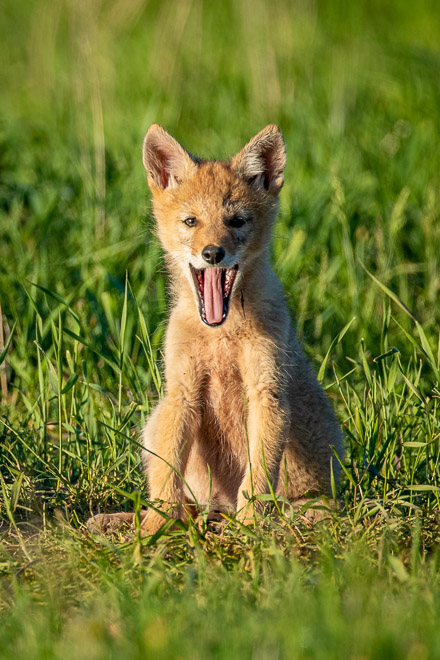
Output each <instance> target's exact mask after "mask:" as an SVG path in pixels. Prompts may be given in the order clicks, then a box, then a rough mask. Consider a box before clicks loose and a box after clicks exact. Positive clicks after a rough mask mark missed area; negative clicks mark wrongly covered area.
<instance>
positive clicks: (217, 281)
mask: <svg viewBox="0 0 440 660" xmlns="http://www.w3.org/2000/svg"><path fill="white" fill-rule="evenodd" d="M203 288H204V298H205V315H206V320H207V321H208V323H220V322H221V321H222V319H223V290H222V272H221V269H220V268H205V281H204V287H203Z"/></svg>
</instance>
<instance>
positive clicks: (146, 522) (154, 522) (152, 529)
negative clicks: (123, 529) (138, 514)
mask: <svg viewBox="0 0 440 660" xmlns="http://www.w3.org/2000/svg"><path fill="white" fill-rule="evenodd" d="M166 521H167V518H164V517H163V516H161V515H160V513H157V512H156V511H153V509H149V510H148V513H147V515H146V516H145V518H144V519H143V521H142V524H141V534H142V536H152V535H153V534H156V532H157V531H159V529H160V528H161V527H162V525H164V524H165V523H166Z"/></svg>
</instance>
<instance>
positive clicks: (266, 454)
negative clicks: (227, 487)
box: [237, 346, 289, 522]
mask: <svg viewBox="0 0 440 660" xmlns="http://www.w3.org/2000/svg"><path fill="white" fill-rule="evenodd" d="M246 363H247V368H246V370H245V372H244V374H243V376H244V377H243V380H244V383H245V386H246V392H247V416H246V418H247V427H246V441H247V452H248V455H247V467H246V471H245V475H244V478H243V481H242V483H241V485H240V487H239V490H238V497H237V510H238V511H239V514H238V515H239V519H241V520H242V521H245V522H252V521H253V508H252V505H250V504H249V502H248V500H247V499H246V497H245V495H244V493H247V495H248V496H249V497H251V496H253V495H262V494H265V493H270V490H271V489H270V486H271V487H272V488H273V490H274V491H275V489H276V485H277V481H278V473H279V468H280V462H281V457H282V454H283V451H284V447H285V443H286V438H287V433H288V428H289V406H288V402H287V397H286V392H285V386H284V375H283V370H282V369H281V368H280V360H278V356H277V355H276V354H275V355H274V354H270V352H269V349H268V348H267V347H266V346H263V347H262V348H261V350H260V351H258V346H253V347H252V349H251V350H249V351H248V352H247V357H246ZM269 484H270V486H269ZM254 506H255V507H256V508H257V510H262V509H263V504H262V503H261V502H258V500H257V501H256V502H255V503H254Z"/></svg>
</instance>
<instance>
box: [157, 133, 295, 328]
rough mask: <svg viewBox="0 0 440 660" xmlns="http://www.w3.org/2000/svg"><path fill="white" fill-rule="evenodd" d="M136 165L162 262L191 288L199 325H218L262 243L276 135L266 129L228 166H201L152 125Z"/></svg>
mask: <svg viewBox="0 0 440 660" xmlns="http://www.w3.org/2000/svg"><path fill="white" fill-rule="evenodd" d="M144 165H145V168H146V170H147V172H148V183H149V185H150V188H151V191H152V194H153V206H154V214H155V217H156V220H157V227H158V235H159V238H160V240H161V243H162V245H163V247H164V249H165V251H166V253H167V258H168V261H169V263H170V264H171V267H172V268H179V269H181V270H182V271H183V274H184V275H185V277H187V279H188V280H189V282H190V283H191V286H192V287H193V291H194V295H195V301H196V303H197V306H198V310H199V315H200V319H201V320H202V322H203V323H205V324H207V325H209V326H218V325H221V324H222V323H224V322H225V320H226V318H227V315H228V310H229V305H230V301H231V299H232V298H233V296H234V295H235V293H236V291H237V289H238V288H239V286H240V282H241V281H242V280H243V278H245V277H246V269H247V267H248V266H249V265H250V263H251V262H252V261H254V260H255V259H258V256H259V254H260V253H261V251H262V250H264V249H265V248H266V246H267V244H268V241H269V233H270V229H271V225H272V222H273V219H274V217H275V214H276V210H277V202H278V193H279V190H280V189H281V186H282V183H283V170H284V166H285V146H284V141H283V138H282V135H281V132H280V130H279V129H278V128H277V127H276V126H268V127H267V128H266V129H264V130H263V131H261V132H260V133H258V134H257V135H256V136H255V137H254V138H253V139H252V140H251V141H250V142H249V143H248V144H247V145H246V146H245V147H244V148H243V149H242V150H241V151H240V152H239V153H238V154H237V155H236V156H235V157H234V158H233V159H232V160H231V161H230V162H228V163H222V162H203V161H199V160H198V159H196V158H194V157H193V156H191V155H190V154H189V153H188V152H187V151H185V150H184V149H183V147H181V145H180V144H179V143H178V142H176V141H175V140H174V138H172V137H171V136H170V135H169V134H168V133H167V132H166V131H164V129H162V128H161V127H159V126H157V125H153V126H152V127H151V128H150V129H149V131H148V132H147V135H146V137H145V141H144Z"/></svg>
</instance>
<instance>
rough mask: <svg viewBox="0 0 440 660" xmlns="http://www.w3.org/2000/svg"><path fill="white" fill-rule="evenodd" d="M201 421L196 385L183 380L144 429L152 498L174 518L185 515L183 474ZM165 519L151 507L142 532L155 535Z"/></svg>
mask: <svg viewBox="0 0 440 660" xmlns="http://www.w3.org/2000/svg"><path fill="white" fill-rule="evenodd" d="M183 377H185V374H183ZM199 424H200V412H199V407H198V400H197V392H196V391H195V386H194V385H193V384H192V383H191V382H184V381H183V382H182V381H181V382H179V383H176V384H174V385H173V386H171V387H170V389H169V391H168V393H167V395H166V396H165V398H164V399H163V400H162V401H161V402H160V403H159V405H158V406H157V408H156V409H155V411H154V413H153V414H152V416H151V417H150V419H149V420H148V422H147V424H146V426H145V429H144V434H143V445H144V448H145V450H144V461H145V468H146V473H147V479H148V483H149V495H150V499H152V500H156V499H159V500H162V501H163V502H164V504H163V510H164V512H165V513H167V514H168V515H169V516H171V517H173V518H181V517H183V514H184V512H183V502H184V494H183V488H184V483H183V481H182V476H183V474H184V472H185V467H186V463H187V460H188V455H189V451H190V449H191V444H192V440H193V438H194V436H195V434H196V432H197V429H198V427H199ZM176 504H177V506H176ZM164 522H165V518H164V517H163V516H161V515H160V514H159V513H157V512H156V511H154V510H153V509H149V510H148V513H147V515H146V517H145V519H144V520H143V522H142V531H143V533H144V534H148V535H149V534H154V533H155V532H156V531H157V530H158V529H159V527H161V526H162V525H163V524H164Z"/></svg>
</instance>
